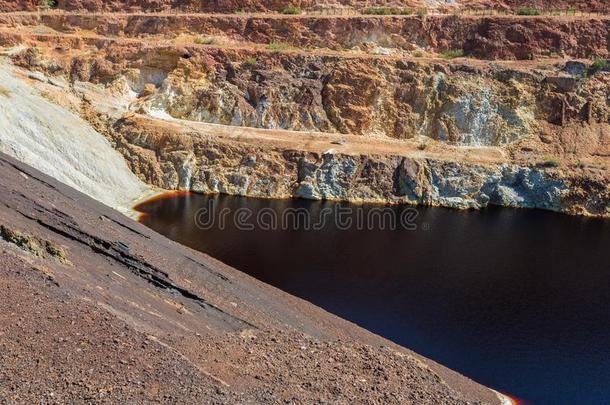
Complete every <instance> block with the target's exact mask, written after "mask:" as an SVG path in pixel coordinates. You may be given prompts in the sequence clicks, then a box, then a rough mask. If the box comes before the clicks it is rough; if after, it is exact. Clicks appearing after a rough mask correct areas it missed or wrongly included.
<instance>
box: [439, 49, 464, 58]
mask: <svg viewBox="0 0 610 405" xmlns="http://www.w3.org/2000/svg"><path fill="white" fill-rule="evenodd" d="M441 56H442V57H443V58H445V59H453V58H461V57H462V56H464V51H463V50H461V49H449V50H447V51H443V52H441Z"/></svg>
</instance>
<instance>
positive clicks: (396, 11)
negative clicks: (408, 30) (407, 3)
mask: <svg viewBox="0 0 610 405" xmlns="http://www.w3.org/2000/svg"><path fill="white" fill-rule="evenodd" d="M362 14H369V15H411V14H413V10H411V9H408V8H397V7H369V8H365V9H364V10H362Z"/></svg>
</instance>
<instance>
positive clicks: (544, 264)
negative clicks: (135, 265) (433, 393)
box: [139, 195, 610, 404]
mask: <svg viewBox="0 0 610 405" xmlns="http://www.w3.org/2000/svg"><path fill="white" fill-rule="evenodd" d="M210 201H212V206H214V207H215V208H214V212H213V215H220V214H219V213H220V212H221V209H223V208H226V209H227V210H228V211H229V214H226V215H225V219H227V220H226V221H225V223H224V226H223V227H222V228H223V229H220V227H219V226H218V222H217V223H216V225H212V226H210V227H204V228H209V229H201V227H197V225H196V221H195V218H196V216H197V214H198V213H199V215H200V217H201V211H200V210H201V209H202V208H204V209H208V208H209V207H210ZM337 205H340V206H343V207H349V205H346V204H338V203H324V202H311V201H303V200H289V201H270V200H258V199H249V198H241V197H229V196H221V197H206V196H200V195H177V196H175V197H172V198H166V199H158V200H156V201H152V202H149V203H145V204H143V205H141V206H140V207H139V210H141V211H142V212H144V213H146V214H147V215H144V216H143V218H142V222H143V223H144V224H146V225H148V226H150V227H151V228H153V229H155V230H157V231H158V232H160V233H163V234H165V235H166V236H168V237H170V238H172V239H174V240H176V241H179V242H181V243H183V244H185V245H188V246H191V247H193V248H195V249H198V250H201V251H203V252H206V253H209V254H210V255H212V256H214V257H216V258H218V259H220V260H222V261H224V262H226V263H228V264H230V265H232V266H234V267H236V268H238V269H240V270H242V271H244V272H246V273H248V274H251V275H252V276H254V277H256V278H258V279H260V280H263V281H265V282H267V283H269V284H272V285H274V286H276V287H278V288H281V289H282V290H285V291H287V292H289V293H292V294H294V295H297V296H299V297H302V298H305V299H307V300H309V301H311V302H313V303H315V304H316V305H319V306H321V307H323V308H325V309H326V310H328V311H330V312H333V313H335V314H337V315H339V316H341V317H343V318H346V319H349V320H351V321H353V322H355V323H357V324H359V325H361V326H363V327H365V328H367V329H369V330H371V331H373V332H375V333H377V334H380V335H382V336H385V337H387V338H389V339H391V340H393V341H395V342H397V343H399V344H402V345H404V346H406V347H408V348H410V349H412V350H415V351H416V352H418V353H420V354H423V355H425V356H427V357H430V358H432V359H434V360H437V361H438V362H440V363H442V364H444V365H446V366H448V367H450V368H453V369H455V370H457V371H460V372H462V373H463V374H465V375H467V376H469V377H471V378H473V379H474V380H476V381H479V382H481V383H483V384H485V385H488V386H490V387H493V388H496V389H498V390H501V391H505V392H508V393H511V394H514V395H516V396H518V397H521V398H524V399H525V400H527V401H531V402H532V403H536V404H538V403H548V404H560V403H566V404H568V403H571V404H574V403H600V404H601V403H607V398H608V397H610V384H609V381H610V344H609V342H610V260H609V257H610V254H609V253H608V249H609V248H610V221H604V220H598V219H587V218H579V217H569V216H564V215H560V214H554V213H550V212H543V211H532V210H511V209H488V210H485V211H481V212H472V211H464V212H461V211H454V210H447V209H440V208H425V209H420V208H418V215H417V218H415V219H414V221H413V223H414V224H415V227H414V228H416V229H415V230H414V229H406V228H402V227H396V228H395V229H394V230H389V229H387V228H386V229H379V227H377V228H376V229H372V230H364V229H357V228H355V227H351V228H349V229H347V230H346V229H342V228H341V227H339V226H337V223H336V222H335V221H334V220H335V218H332V217H331V220H330V221H327V222H326V225H327V226H325V227H323V228H322V229H321V230H308V231H304V230H299V229H282V227H277V229H274V230H263V229H261V228H260V227H256V226H255V229H254V230H239V226H238V225H237V224H236V223H235V221H234V219H233V217H232V213H235V211H237V210H238V209H240V208H243V209H247V210H248V211H250V212H251V213H252V215H254V218H256V214H257V213H258V212H260V211H261V210H270V211H273V212H276V213H282V212H285V210H286V209H299V208H303V209H305V210H307V211H308V212H310V213H311V214H312V217H316V216H319V214H320V212H321V211H323V210H324V209H325V208H330V209H331V211H333V212H335V213H336V206H337ZM373 208H379V207H371V206H361V209H362V210H363V213H364V214H362V215H366V213H367V212H368V211H370V210H371V209H373ZM403 209H404V208H400V207H394V208H391V210H393V211H394V212H395V216H396V218H398V217H400V215H401V210H403ZM332 215H336V214H332ZM352 215H354V218H353V220H354V221H356V218H355V216H356V215H361V214H356V213H355V211H354V213H353V214H352ZM279 217H280V216H278V218H279ZM289 228H290V227H289Z"/></svg>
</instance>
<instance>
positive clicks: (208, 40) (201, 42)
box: [195, 37, 216, 45]
mask: <svg viewBox="0 0 610 405" xmlns="http://www.w3.org/2000/svg"><path fill="white" fill-rule="evenodd" d="M195 43H196V44H197V45H213V44H215V43H216V38H214V37H205V38H197V39H195Z"/></svg>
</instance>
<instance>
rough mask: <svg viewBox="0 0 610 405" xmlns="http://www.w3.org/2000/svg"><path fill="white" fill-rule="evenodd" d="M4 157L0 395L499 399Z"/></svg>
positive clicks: (15, 398) (0, 165)
mask: <svg viewBox="0 0 610 405" xmlns="http://www.w3.org/2000/svg"><path fill="white" fill-rule="evenodd" d="M0 173H2V176H0V206H1V207H2V209H0V261H1V262H2V263H3V266H0V286H2V287H3V291H4V294H2V296H1V298H0V310H1V311H2V314H3V319H2V331H3V332H4V333H2V334H0V346H2V347H3V350H2V351H0V362H1V363H2V369H1V370H0V401H8V402H32V401H40V399H41V398H44V399H46V400H48V401H53V402H72V401H79V400H83V399H86V400H87V401H93V402H97V401H99V402H149V401H150V402H159V401H162V402H163V401H167V400H168V398H171V400H172V401H176V402H199V403H202V402H205V403H208V402H214V403H262V402H265V403H267V402H273V403H275V402H284V401H287V402H303V403H313V402H333V403H337V402H339V403H353V402H354V401H365V402H369V401H370V402H383V403H417V404H439V403H452V404H467V403H473V402H477V403H488V404H499V403H500V401H499V399H498V397H497V396H496V394H495V393H494V392H492V391H491V390H489V389H487V388H485V387H482V386H480V385H478V384H476V383H474V382H472V381H470V380H468V379H466V378H464V377H462V376H460V375H458V374H457V373H455V372H452V371H450V370H447V369H446V368H444V367H442V366H439V365H438V364H436V363H434V362H432V361H430V360H428V359H425V358H423V357H421V356H418V355H416V354H414V353H412V352H410V351H408V350H406V349H404V348H401V347H398V346H396V345H394V344H392V343H390V342H388V341H386V340H384V339H382V338H380V337H378V336H375V335H373V334H371V333H368V332H366V331H364V330H363V329H360V328H358V327H357V326H355V325H353V324H350V323H348V322H346V321H343V320H341V319H339V318H337V317H335V316H333V315H330V314H328V313H326V312H324V311H322V310H321V309H319V308H316V307H314V306H313V305H311V304H309V303H307V302H304V301H302V300H300V299H297V298H295V297H291V296H289V295H287V294H285V293H282V292H281V291H279V290H276V289H274V288H273V287H270V286H268V285H265V284H263V283H261V282H258V281H256V280H254V279H252V278H250V277H248V276H246V275H245V274H243V273H240V272H238V271H236V270H234V269H231V268H229V267H227V266H224V265H222V264H221V263H219V262H217V261H215V260H213V259H211V258H210V257H208V256H206V255H203V254H201V253H198V252H194V251H192V250H190V249H188V248H185V247H182V246H180V245H178V244H176V243H173V242H171V241H169V240H167V239H166V238H164V237H162V236H160V235H159V234H156V233H155V232H153V231H151V230H149V229H147V228H145V227H144V226H143V225H140V224H138V223H136V222H134V221H131V220H129V219H127V218H125V217H124V216H122V215H119V214H118V213H116V212H115V211H113V210H111V209H110V208H108V207H106V206H104V205H102V204H99V203H98V202H96V201H94V200H92V199H90V198H88V197H87V196H85V195H83V194H81V193H78V192H77V191H75V190H73V189H70V188H69V187H67V186H65V185H63V184H61V183H59V182H57V181H56V180H54V179H52V178H51V177H48V176H46V175H44V174H42V173H40V172H38V171H37V170H35V169H32V168H30V167H27V166H26V165H23V164H22V163H19V162H17V161H16V160H14V159H12V158H9V157H7V156H6V155H4V154H1V153H0ZM75 359H78V361H75Z"/></svg>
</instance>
